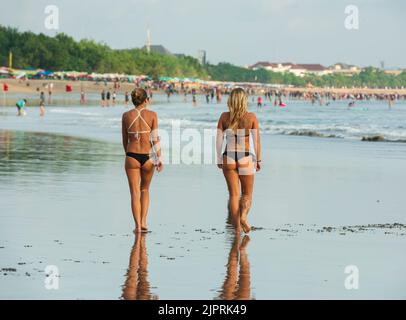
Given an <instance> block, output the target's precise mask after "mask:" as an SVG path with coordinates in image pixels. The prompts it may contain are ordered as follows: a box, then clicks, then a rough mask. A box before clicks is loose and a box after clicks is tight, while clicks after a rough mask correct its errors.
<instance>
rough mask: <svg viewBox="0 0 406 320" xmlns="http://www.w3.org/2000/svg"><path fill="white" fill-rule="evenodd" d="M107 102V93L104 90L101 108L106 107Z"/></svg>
mask: <svg viewBox="0 0 406 320" xmlns="http://www.w3.org/2000/svg"><path fill="white" fill-rule="evenodd" d="M105 102H106V91H104V89H103V91H102V92H101V106H102V107H104V105H105Z"/></svg>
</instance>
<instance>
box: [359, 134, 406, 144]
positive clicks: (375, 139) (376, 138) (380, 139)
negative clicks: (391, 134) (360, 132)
mask: <svg viewBox="0 0 406 320" xmlns="http://www.w3.org/2000/svg"><path fill="white" fill-rule="evenodd" d="M361 141H364V142H394V143H406V139H387V138H385V137H384V136H380V135H379V136H364V137H362V139H361Z"/></svg>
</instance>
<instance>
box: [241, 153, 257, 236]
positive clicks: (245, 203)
mask: <svg viewBox="0 0 406 320" xmlns="http://www.w3.org/2000/svg"><path fill="white" fill-rule="evenodd" d="M252 165H253V164H252V159H251V157H249V159H247V158H246V160H245V163H243V164H241V166H239V179H240V182H241V191H242V196H241V202H240V213H241V227H242V229H243V230H244V232H245V233H249V232H250V231H251V227H250V225H249V224H248V222H247V215H248V212H249V210H250V209H251V203H252V191H253V189H254V175H253V171H252Z"/></svg>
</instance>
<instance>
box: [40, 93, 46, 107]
mask: <svg viewBox="0 0 406 320" xmlns="http://www.w3.org/2000/svg"><path fill="white" fill-rule="evenodd" d="M39 104H40V105H41V104H45V93H44V91H41V93H40V95H39Z"/></svg>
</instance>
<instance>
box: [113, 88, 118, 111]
mask: <svg viewBox="0 0 406 320" xmlns="http://www.w3.org/2000/svg"><path fill="white" fill-rule="evenodd" d="M116 99H117V93H116V92H115V91H114V92H113V107H115V106H116Z"/></svg>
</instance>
